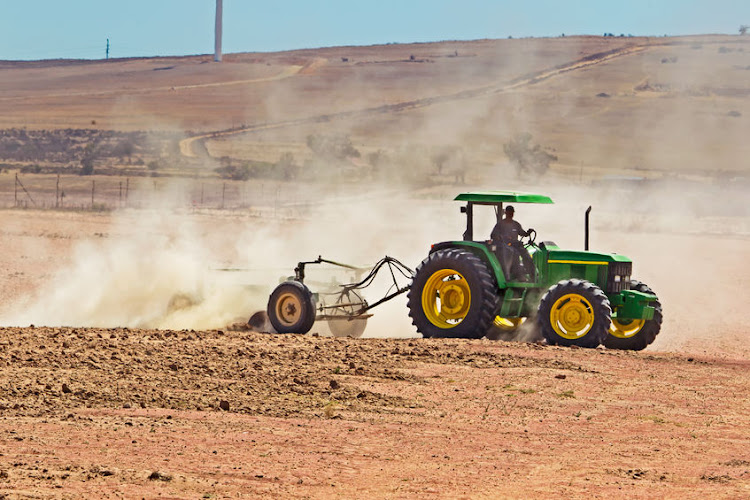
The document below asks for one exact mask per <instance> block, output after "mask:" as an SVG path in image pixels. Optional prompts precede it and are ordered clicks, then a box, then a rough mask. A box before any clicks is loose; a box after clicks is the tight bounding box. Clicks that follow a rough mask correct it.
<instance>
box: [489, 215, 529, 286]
mask: <svg viewBox="0 0 750 500" xmlns="http://www.w3.org/2000/svg"><path fill="white" fill-rule="evenodd" d="M515 211H516V210H515V209H514V208H513V207H512V206H511V205H508V206H507V207H505V217H504V218H503V219H501V220H499V221H498V222H497V224H495V227H494V228H493V229H492V233H491V234H490V238H491V239H492V241H493V242H496V243H500V244H502V245H503V246H504V247H505V248H507V249H508V250H510V251H512V252H513V255H514V260H516V261H517V260H518V257H520V258H521V263H522V267H523V271H522V272H521V273H520V274H521V276H523V275H524V274H527V275H529V278H530V279H532V280H533V279H534V274H535V273H534V261H533V260H532V259H531V255H529V252H528V250H526V248H525V247H524V246H523V245H522V244H521V242H520V241H519V240H518V237H519V236H529V234H530V233H531V232H532V231H534V230H533V229H532V228H529V229H528V231H524V230H523V227H521V224H520V223H519V222H518V221H516V220H513V215H514V214H515ZM534 232H536V231H534ZM513 267H515V266H512V268H513ZM512 268H511V270H512ZM515 278H518V276H515Z"/></svg>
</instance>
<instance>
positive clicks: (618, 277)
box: [615, 274, 621, 283]
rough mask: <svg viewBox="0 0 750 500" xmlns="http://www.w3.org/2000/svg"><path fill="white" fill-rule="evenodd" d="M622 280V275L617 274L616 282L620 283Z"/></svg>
mask: <svg viewBox="0 0 750 500" xmlns="http://www.w3.org/2000/svg"><path fill="white" fill-rule="evenodd" d="M620 281H621V278H620V275H619V274H615V283H619V282H620Z"/></svg>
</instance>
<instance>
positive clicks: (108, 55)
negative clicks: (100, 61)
mask: <svg viewBox="0 0 750 500" xmlns="http://www.w3.org/2000/svg"><path fill="white" fill-rule="evenodd" d="M107 59H108V60H109V38H107Z"/></svg>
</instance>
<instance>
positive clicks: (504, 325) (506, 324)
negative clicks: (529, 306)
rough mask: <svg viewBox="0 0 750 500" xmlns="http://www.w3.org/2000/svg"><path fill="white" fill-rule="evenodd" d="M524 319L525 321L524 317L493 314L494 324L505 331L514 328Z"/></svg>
mask: <svg viewBox="0 0 750 500" xmlns="http://www.w3.org/2000/svg"><path fill="white" fill-rule="evenodd" d="M524 321H526V318H503V317H502V316H495V326H496V327H498V328H499V329H500V330H503V331H506V332H508V331H511V330H515V329H516V328H518V327H519V326H520V325H521V323H523V322H524Z"/></svg>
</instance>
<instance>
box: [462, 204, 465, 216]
mask: <svg viewBox="0 0 750 500" xmlns="http://www.w3.org/2000/svg"><path fill="white" fill-rule="evenodd" d="M461 213H462V214H465V213H466V207H465V206H463V205H462V206H461Z"/></svg>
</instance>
